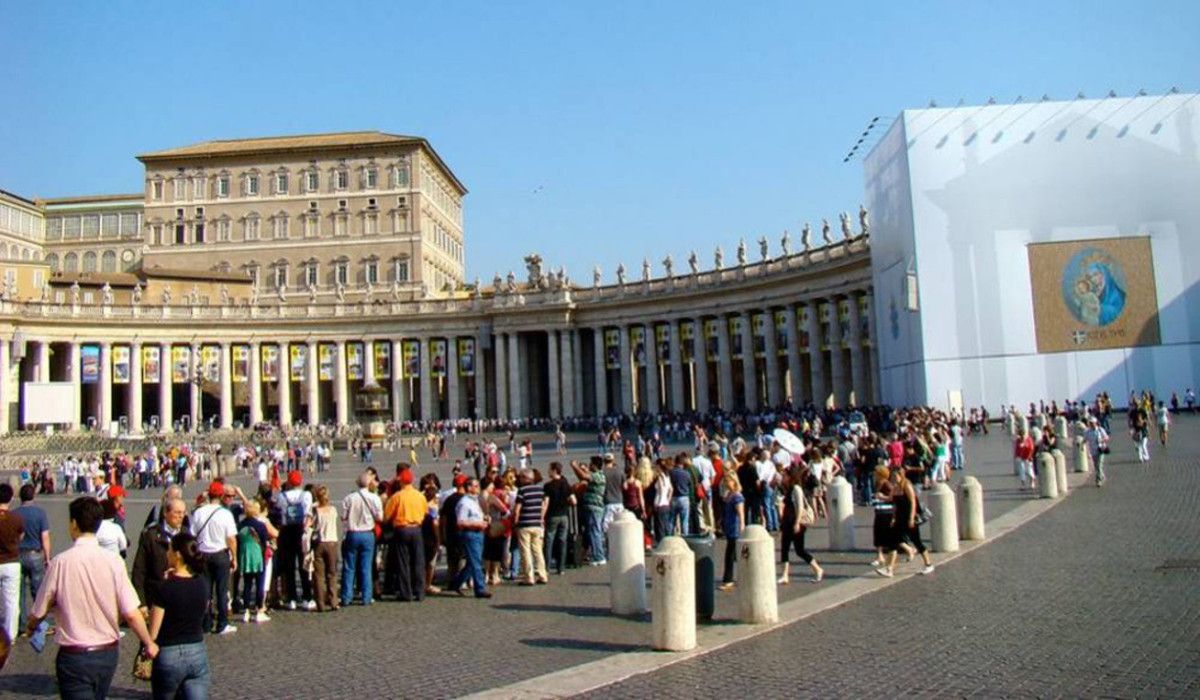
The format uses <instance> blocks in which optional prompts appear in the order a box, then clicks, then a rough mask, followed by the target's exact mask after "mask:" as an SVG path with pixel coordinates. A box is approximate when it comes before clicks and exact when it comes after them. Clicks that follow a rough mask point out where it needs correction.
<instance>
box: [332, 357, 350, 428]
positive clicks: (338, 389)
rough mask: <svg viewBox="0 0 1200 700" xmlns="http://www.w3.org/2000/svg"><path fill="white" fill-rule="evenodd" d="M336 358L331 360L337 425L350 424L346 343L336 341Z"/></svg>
mask: <svg viewBox="0 0 1200 700" xmlns="http://www.w3.org/2000/svg"><path fill="white" fill-rule="evenodd" d="M336 352H337V356H336V357H334V358H333V367H334V373H333V381H334V389H333V391H334V398H335V399H336V400H337V424H338V425H339V426H342V425H348V424H349V423H350V399H349V396H348V392H347V391H346V341H345V340H339V341H337V350H336Z"/></svg>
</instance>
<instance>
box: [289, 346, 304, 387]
mask: <svg viewBox="0 0 1200 700" xmlns="http://www.w3.org/2000/svg"><path fill="white" fill-rule="evenodd" d="M288 352H289V354H290V355H291V358H290V359H291V362H289V363H288V364H289V365H290V366H291V368H292V375H291V376H292V381H293V382H302V381H304V378H305V374H306V373H307V372H308V346H307V345H293V346H292V347H291V350H289V351H288Z"/></svg>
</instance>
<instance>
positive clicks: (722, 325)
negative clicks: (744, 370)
mask: <svg viewBox="0 0 1200 700" xmlns="http://www.w3.org/2000/svg"><path fill="white" fill-rule="evenodd" d="M717 404H718V406H719V408H721V409H724V410H726V411H729V410H732V409H733V408H734V406H733V354H732V353H731V351H730V347H729V319H727V318H726V317H725V316H718V317H717Z"/></svg>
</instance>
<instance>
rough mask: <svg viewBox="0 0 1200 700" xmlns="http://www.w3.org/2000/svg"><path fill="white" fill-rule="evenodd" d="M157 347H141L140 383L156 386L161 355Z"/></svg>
mask: <svg viewBox="0 0 1200 700" xmlns="http://www.w3.org/2000/svg"><path fill="white" fill-rule="evenodd" d="M159 350H160V348H159V347H158V346H157V345H147V346H143V347H142V383H143V384H157V383H158V382H159V377H160V375H159V372H160V368H161V366H162V365H161V364H160V363H161V359H160V357H161V353H160V352H159Z"/></svg>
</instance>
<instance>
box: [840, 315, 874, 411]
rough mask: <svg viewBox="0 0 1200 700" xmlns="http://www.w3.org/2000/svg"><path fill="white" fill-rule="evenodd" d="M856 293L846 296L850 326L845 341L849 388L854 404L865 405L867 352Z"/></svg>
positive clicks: (866, 399) (866, 398) (866, 400)
mask: <svg viewBox="0 0 1200 700" xmlns="http://www.w3.org/2000/svg"><path fill="white" fill-rule="evenodd" d="M858 296H859V295H858V293H852V294H850V296H849V297H848V298H847V303H849V304H850V326H849V331H850V332H849V333H848V334H847V335H848V337H847V338H846V341H847V343H848V344H849V345H850V389H851V390H852V391H853V392H854V405H856V406H865V405H866V404H867V402H868V400H869V398H868V397H867V354H866V352H864V350H863V346H862V321H861V319H860V317H859V314H858Z"/></svg>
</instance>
